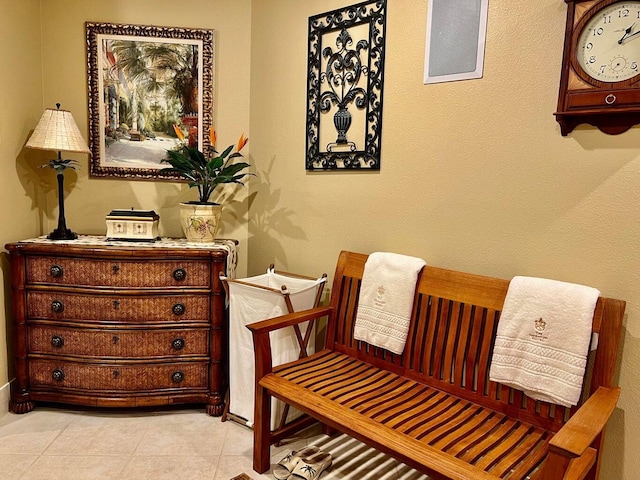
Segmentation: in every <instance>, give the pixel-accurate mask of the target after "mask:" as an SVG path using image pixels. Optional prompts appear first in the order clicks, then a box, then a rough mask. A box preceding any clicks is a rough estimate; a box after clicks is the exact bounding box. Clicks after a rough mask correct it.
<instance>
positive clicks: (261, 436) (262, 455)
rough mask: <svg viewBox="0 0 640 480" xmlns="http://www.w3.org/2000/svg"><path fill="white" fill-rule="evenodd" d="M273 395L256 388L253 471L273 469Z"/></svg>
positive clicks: (258, 387) (261, 471) (260, 471)
mask: <svg viewBox="0 0 640 480" xmlns="http://www.w3.org/2000/svg"><path fill="white" fill-rule="evenodd" d="M270 429H271V395H269V394H268V393H267V392H266V390H265V389H264V388H261V387H260V386H257V387H256V396H255V411H254V423H253V469H254V470H255V471H256V472H258V473H264V472H266V471H267V470H269V468H270V467H271V458H270V456H271V455H270V447H271V430H270Z"/></svg>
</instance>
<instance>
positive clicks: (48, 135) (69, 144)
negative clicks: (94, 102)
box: [26, 104, 91, 153]
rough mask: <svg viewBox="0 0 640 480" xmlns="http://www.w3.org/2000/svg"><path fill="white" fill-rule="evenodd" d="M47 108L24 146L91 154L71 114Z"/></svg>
mask: <svg viewBox="0 0 640 480" xmlns="http://www.w3.org/2000/svg"><path fill="white" fill-rule="evenodd" d="M57 105H58V108H57V109H53V108H47V109H46V110H45V111H44V113H43V114H42V117H40V121H39V122H38V125H37V126H36V128H35V130H34V131H33V134H32V135H31V137H30V138H29V141H28V142H27V144H26V147H28V148H38V149H41V150H57V151H63V152H80V153H91V152H90V150H89V147H88V146H87V143H86V142H85V141H84V138H82V135H81V134H80V130H78V126H77V125H76V122H75V120H74V119H73V115H71V112H69V111H67V110H60V108H59V107H60V104H57Z"/></svg>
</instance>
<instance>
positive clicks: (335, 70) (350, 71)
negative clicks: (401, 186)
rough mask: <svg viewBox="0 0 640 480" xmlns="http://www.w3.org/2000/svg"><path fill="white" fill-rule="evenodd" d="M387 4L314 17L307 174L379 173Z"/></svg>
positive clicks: (381, 2) (379, 1) (372, 3)
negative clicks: (340, 170) (312, 171)
mask: <svg viewBox="0 0 640 480" xmlns="http://www.w3.org/2000/svg"><path fill="white" fill-rule="evenodd" d="M386 3H387V2H386V0H377V1H367V2H362V3H359V4H357V5H353V6H350V7H345V8H341V9H338V10H333V11H331V12H327V13H323V14H321V15H315V16H313V17H310V18H309V71H308V74H307V90H308V98H307V156H306V168H307V170H336V169H345V170H361V169H369V170H379V169H380V137H381V134H382V92H383V78H384V54H385V24H386Z"/></svg>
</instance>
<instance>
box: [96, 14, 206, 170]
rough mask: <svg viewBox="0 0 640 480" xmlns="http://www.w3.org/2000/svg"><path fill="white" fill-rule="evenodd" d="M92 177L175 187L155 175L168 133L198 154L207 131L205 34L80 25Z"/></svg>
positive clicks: (168, 144) (169, 142)
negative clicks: (84, 43) (161, 182)
mask: <svg viewBox="0 0 640 480" xmlns="http://www.w3.org/2000/svg"><path fill="white" fill-rule="evenodd" d="M85 27H86V40H87V66H88V71H87V73H88V87H89V147H90V149H91V160H90V167H89V175H90V176H92V177H113V178H134V179H152V180H157V179H171V180H174V179H177V178H179V177H178V176H177V175H175V174H172V173H166V172H161V171H160V170H161V169H163V168H166V167H168V166H169V165H168V164H167V163H161V161H162V159H164V158H166V157H167V151H168V150H170V149H174V148H177V146H178V141H177V136H176V133H175V130H174V125H177V126H178V128H180V129H181V130H182V132H183V133H184V137H185V138H186V139H187V141H188V143H189V146H191V147H196V146H197V147H198V149H200V150H202V140H203V132H206V131H208V130H209V127H210V126H211V125H212V124H213V52H214V41H213V30H205V29H190V28H176V27H159V26H144V25H122V24H112V23H91V22H87V23H86V24H85Z"/></svg>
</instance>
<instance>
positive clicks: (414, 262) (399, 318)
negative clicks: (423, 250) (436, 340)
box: [353, 252, 425, 355]
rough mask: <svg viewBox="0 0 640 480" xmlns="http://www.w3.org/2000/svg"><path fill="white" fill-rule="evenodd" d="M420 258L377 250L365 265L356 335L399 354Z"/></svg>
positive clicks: (405, 339)
mask: <svg viewBox="0 0 640 480" xmlns="http://www.w3.org/2000/svg"><path fill="white" fill-rule="evenodd" d="M424 266H425V261H424V260H422V259H421V258H416V257H408V256H406V255H399V254H397V253H385V252H374V253H372V254H371V255H369V258H368V259H367V262H366V263H365V266H364V273H363V275H362V285H361V286H360V298H359V300H358V311H357V313H356V323H355V327H354V332H353V337H354V338H355V339H356V340H363V341H365V342H367V343H369V344H371V345H375V346H376V347H381V348H385V349H387V350H389V351H390V352H393V353H396V354H398V355H400V354H401V353H402V352H403V350H404V345H405V343H406V341H407V333H408V332H409V322H410V320H411V310H412V308H413V299H414V296H415V291H416V281H417V279H418V274H419V273H420V271H421V270H422V268H423V267H424Z"/></svg>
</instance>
